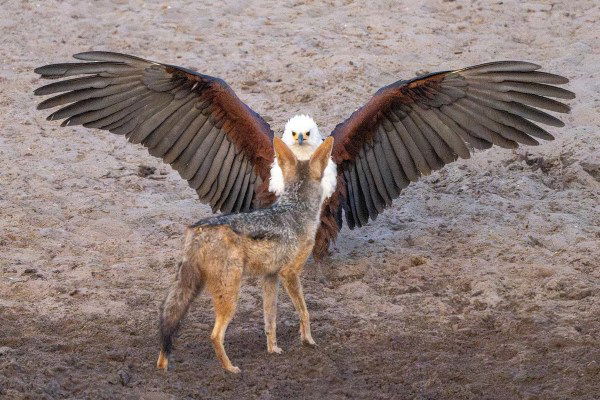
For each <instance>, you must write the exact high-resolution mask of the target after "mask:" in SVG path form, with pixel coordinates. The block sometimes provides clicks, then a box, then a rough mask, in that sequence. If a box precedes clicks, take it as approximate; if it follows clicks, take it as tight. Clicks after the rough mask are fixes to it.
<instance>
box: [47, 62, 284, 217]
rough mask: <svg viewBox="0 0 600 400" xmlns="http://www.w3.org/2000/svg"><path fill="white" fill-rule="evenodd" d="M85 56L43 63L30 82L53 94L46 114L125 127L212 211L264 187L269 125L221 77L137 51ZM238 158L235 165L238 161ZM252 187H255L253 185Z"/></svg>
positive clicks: (236, 206) (246, 200)
mask: <svg viewBox="0 0 600 400" xmlns="http://www.w3.org/2000/svg"><path fill="white" fill-rule="evenodd" d="M74 57H75V58H77V59H80V60H83V61H85V62H76V63H63V64H51V65H46V66H43V67H40V68H37V69H36V70H35V72H36V73H38V74H40V75H41V77H42V78H48V79H61V78H66V77H71V76H77V75H84V76H83V77H76V78H71V79H65V80H61V81H58V82H53V83H50V84H48V85H45V86H42V87H40V88H38V89H37V90H35V94H36V95H51V94H53V95H54V96H53V97H51V98H48V99H46V100H44V101H42V102H41V103H40V104H39V105H38V109H47V108H54V107H61V108H60V109H59V110H57V111H55V112H54V113H52V114H51V115H50V116H49V117H48V119H49V120H56V119H64V121H63V123H62V125H63V126H65V125H83V126H86V127H89V128H98V129H104V130H108V131H110V132H113V133H115V134H120V135H125V136H126V137H127V139H128V140H129V141H130V142H132V143H141V144H143V145H144V147H146V148H147V149H148V151H149V152H150V154H151V155H153V156H155V157H160V158H162V159H163V161H164V162H166V163H168V164H171V166H172V167H173V168H174V169H175V170H177V171H178V172H179V174H180V175H181V176H182V177H183V178H184V179H186V180H187V181H188V183H189V184H190V186H191V187H192V188H194V189H196V190H197V192H198V196H199V197H200V199H201V200H202V201H204V202H207V203H208V204H210V205H211V206H212V208H213V210H214V211H216V210H222V211H247V210H249V209H251V208H253V207H254V203H256V202H255V201H254V200H256V198H257V197H258V195H262V196H264V194H261V193H260V192H259V190H263V191H264V190H266V187H267V186H266V185H260V184H258V185H257V184H256V183H257V182H266V181H268V178H269V171H270V166H271V163H272V161H273V154H274V153H273V147H272V140H273V132H272V131H271V129H270V127H269V125H268V124H267V123H266V122H265V121H264V120H263V119H262V118H261V117H260V116H259V115H258V114H256V113H255V112H254V111H252V110H251V109H250V108H249V107H248V106H246V105H245V104H244V103H243V102H242V101H241V100H240V99H239V98H238V97H237V96H236V95H235V93H234V92H233V90H232V89H231V88H230V87H229V86H228V85H227V84H226V83H225V82H224V81H222V80H221V79H218V78H214V77H211V76H208V75H202V74H199V73H197V72H194V71H191V70H189V69H185V68H181V67H176V66H173V65H167V64H161V63H157V62H153V61H148V60H144V59H142V58H138V57H134V56H130V55H126V54H119V53H110V52H101V51H92V52H87V53H80V54H76V55H75V56H74ZM242 161H243V168H240V167H241V166H242ZM255 191H256V193H255Z"/></svg>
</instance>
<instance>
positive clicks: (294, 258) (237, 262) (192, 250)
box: [157, 138, 335, 372]
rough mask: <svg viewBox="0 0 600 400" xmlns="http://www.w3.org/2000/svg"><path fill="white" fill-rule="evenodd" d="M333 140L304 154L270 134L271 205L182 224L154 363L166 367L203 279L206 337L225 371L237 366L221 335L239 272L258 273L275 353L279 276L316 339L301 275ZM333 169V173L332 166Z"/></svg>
mask: <svg viewBox="0 0 600 400" xmlns="http://www.w3.org/2000/svg"><path fill="white" fill-rule="evenodd" d="M332 146H333V138H328V139H326V140H325V141H324V142H323V144H321V145H320V146H319V147H318V148H317V150H315V152H314V154H313V155H312V157H311V158H310V159H309V160H307V161H300V160H298V159H297V158H296V156H295V155H294V153H292V151H291V150H290V149H289V148H288V147H287V145H286V144H284V143H283V142H282V141H281V140H280V139H278V138H275V140H274V147H275V155H276V157H277V162H278V164H279V166H280V167H281V170H282V173H283V180H284V187H285V188H284V192H283V194H282V195H281V197H280V198H279V200H278V201H277V202H276V203H275V204H274V205H273V206H272V207H270V208H266V209H261V210H256V211H253V212H250V213H242V214H230V215H223V216H218V217H213V218H207V219H204V220H202V221H199V222H197V223H196V224H194V225H192V226H191V227H189V228H188V229H187V231H186V234H185V249H184V256H183V261H182V262H181V264H180V267H179V272H178V273H177V278H176V280H175V283H174V284H173V286H172V287H171V290H170V291H169V294H168V295H167V297H166V299H165V301H164V303H163V305H162V307H161V311H160V334H161V351H160V354H159V356H158V361H157V366H158V368H163V369H166V368H167V366H168V356H169V353H170V352H171V349H172V343H173V336H174V334H175V332H176V330H177V328H178V326H179V322H180V321H181V319H182V318H183V317H184V315H185V313H186V311H187V309H188V307H189V305H190V303H191V301H192V300H193V299H194V297H195V296H196V295H197V294H198V293H199V292H200V290H201V289H202V288H203V287H205V286H206V288H207V289H208V291H209V292H210V293H211V294H212V298H213V303H214V306H215V314H216V318H215V326H214V328H213V331H212V334H211V339H212V342H213V346H214V348H215V351H216V353H217V357H218V358H219V360H220V361H221V364H222V365H223V368H225V369H226V370H227V371H230V372H239V371H240V369H239V368H238V367H236V366H234V365H233V364H232V363H231V361H230V360H229V357H227V354H226V353H225V348H224V347H223V340H224V337H225V330H226V329H227V325H228V324H229V322H230V321H231V318H232V317H233V314H234V312H235V308H236V304H237V300H238V293H239V289H240V285H241V282H242V277H243V276H244V275H259V276H262V277H263V306H264V320H265V332H266V335H267V351H268V352H269V353H281V348H279V347H278V346H277V338H276V335H275V317H276V308H277V285H278V280H279V278H281V280H282V281H283V285H284V286H285V288H286V290H287V292H288V294H289V296H290V298H291V299H292V302H293V303H294V306H295V308H296V310H297V311H298V314H299V316H300V339H301V341H302V342H303V343H305V344H308V345H314V344H315V342H314V340H313V338H312V336H311V333H310V320H309V315H308V311H307V309H306V303H305V302H304V295H303V293H302V285H301V283H300V277H299V276H300V273H301V272H302V268H303V266H304V263H305V261H306V259H307V257H308V255H309V254H310V253H311V251H312V249H313V246H314V243H315V234H316V231H317V227H318V224H319V216H320V212H321V207H322V204H323V201H324V197H325V196H324V193H325V192H326V191H327V190H326V188H324V187H323V185H322V180H323V182H325V180H324V179H323V175H324V171H325V168H326V167H327V165H328V162H329V160H330V156H331V149H332ZM328 173H329V172H328ZM332 173H333V174H335V171H332ZM334 176H335V175H334Z"/></svg>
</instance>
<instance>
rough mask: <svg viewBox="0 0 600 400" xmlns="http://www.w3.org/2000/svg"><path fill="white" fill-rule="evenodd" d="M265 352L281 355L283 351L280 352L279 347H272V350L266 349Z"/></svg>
mask: <svg viewBox="0 0 600 400" xmlns="http://www.w3.org/2000/svg"><path fill="white" fill-rule="evenodd" d="M267 351H268V352H269V353H276V354H281V353H283V350H282V349H281V347H279V346H273V347H272V348H270V349H267Z"/></svg>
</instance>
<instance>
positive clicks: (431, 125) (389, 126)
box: [315, 61, 575, 253]
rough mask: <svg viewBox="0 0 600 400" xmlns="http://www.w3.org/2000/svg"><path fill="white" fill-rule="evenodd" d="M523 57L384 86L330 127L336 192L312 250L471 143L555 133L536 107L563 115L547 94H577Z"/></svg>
mask: <svg viewBox="0 0 600 400" xmlns="http://www.w3.org/2000/svg"><path fill="white" fill-rule="evenodd" d="M540 68H541V67H540V66H539V65H536V64H531V63H527V62H521V61H501V62H493V63H488V64H481V65H476V66H473V67H468V68H463V69H458V70H453V71H445V72H438V73H434V74H429V75H425V76H420V77H417V78H415V79H411V80H406V81H398V82H395V83H392V84H391V85H389V86H385V87H383V88H381V89H379V90H378V91H377V93H375V95H374V96H373V97H372V98H371V100H369V101H368V102H367V103H366V104H365V105H364V106H363V107H361V108H359V109H358V110H356V111H355V112H354V113H353V114H352V115H351V116H350V117H349V118H348V119H346V120H345V121H344V122H343V123H341V124H339V125H338V126H336V127H335V129H334V130H333V132H332V134H331V135H332V136H333V137H334V138H335V144H334V148H333V155H332V156H333V159H334V161H335V162H336V163H337V164H338V185H337V190H336V192H335V193H334V194H333V195H332V196H331V197H330V198H329V199H328V200H327V202H326V203H325V205H324V207H323V214H322V216H321V227H320V229H319V231H318V233H317V240H316V245H315V251H316V252H317V253H318V252H322V251H324V249H326V248H327V245H328V243H329V242H330V241H332V239H333V238H335V236H336V235H337V231H338V230H339V229H340V228H341V226H342V209H343V210H344V211H345V216H346V221H347V222H348V226H349V227H350V228H351V229H352V228H354V227H357V226H358V227H360V226H362V225H364V224H366V223H367V222H368V221H369V220H370V219H375V218H376V217H377V215H378V214H379V213H381V212H382V211H383V209H384V208H386V207H388V206H390V205H391V204H392V201H393V200H394V199H395V198H397V197H398V196H399V195H400V192H401V190H402V189H404V188H405V187H406V186H408V184H409V183H410V182H414V181H416V180H418V179H419V177H421V176H422V175H428V174H430V173H431V172H432V171H435V170H437V169H440V168H442V167H443V166H444V165H446V164H448V163H450V162H452V161H455V160H456V159H458V158H459V157H460V158H469V157H470V149H469V146H472V147H474V148H476V149H487V148H490V147H492V145H496V146H499V147H505V148H515V147H517V146H518V145H519V144H525V145H536V144H538V141H537V140H536V139H543V140H552V139H553V136H552V135H551V134H550V133H548V132H546V131H545V130H544V129H542V128H541V127H539V126H538V125H537V123H541V124H545V125H550V126H556V127H561V126H564V124H563V123H562V121H560V120H559V119H558V118H556V117H554V116H552V115H550V114H548V113H546V112H544V111H541V110H539V109H540V108H541V109H545V110H549V111H553V112H557V113H568V112H569V110H570V109H569V106H568V105H566V104H564V103H561V102H559V101H556V100H553V99H551V97H554V98H559V99H573V98H574V97H575V94H573V93H572V92H570V91H568V90H565V89H561V88H559V87H556V86H554V85H561V84H565V83H567V82H568V79H566V78H564V77H562V76H558V75H554V74H549V73H546V72H539V71H537V70H538V69H540Z"/></svg>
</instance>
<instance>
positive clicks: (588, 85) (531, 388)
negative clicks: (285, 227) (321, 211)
mask: <svg viewBox="0 0 600 400" xmlns="http://www.w3.org/2000/svg"><path fill="white" fill-rule="evenodd" d="M70 3H71V4H70ZM202 3H203V2H197V1H185V2H184V1H180V2H163V1H161V2H142V1H134V2H127V1H112V2H109V1H98V2H91V1H81V2H59V1H11V0H9V1H8V2H6V1H5V2H3V5H2V15H1V17H0V27H1V37H0V43H1V44H0V57H1V59H0V61H1V64H0V91H1V92H2V95H1V96H0V115H1V116H0V210H1V211H0V397H1V398H7V399H21V398H22V399H55V398H56V399H58V398H73V399H88V398H89V399H117V398H118V399H138V398H139V399H157V400H158V399H175V398H177V399H179V398H189V399H199V398H237V399H242V398H261V399H281V398H306V399H321V398H328V399H342V398H370V399H389V398H394V399H521V398H523V399H598V398H600V261H599V260H600V247H599V244H600V209H599V197H598V196H599V194H600V134H599V131H598V125H599V123H600V116H599V114H600V113H599V112H600V100H599V97H598V92H599V91H600V72H599V68H598V66H599V65H600V56H599V54H600V45H599V43H600V41H599V35H600V33H599V30H598V19H599V18H600V7H599V6H598V2H597V1H592V0H590V1H584V0H580V1H568V2H567V1H563V2H561V1H554V2H546V1H543V2H533V1H514V0H504V1H497V2H486V1H458V0H457V1H451V0H448V1H433V0H428V1H423V2H408V1H404V2H394V1H388V0H380V1H370V2H352V1H327V2H319V1H301V0H297V1H281V2H280V1H271V2H259V1H239V0H235V1H227V2H224V5H222V6H220V7H215V6H211V5H209V4H208V3H209V2H206V3H207V4H202ZM89 49H105V50H115V51H122V52H129V53H132V54H136V55H139V56H143V57H146V58H151V59H156V60H160V61H164V62H170V63H174V64H179V65H182V66H190V67H196V68H198V69H199V70H200V71H202V72H204V73H208V74H211V75H217V76H221V77H223V78H224V79H226V80H227V81H228V82H229V83H230V84H231V86H232V87H233V88H234V89H235V90H236V91H237V92H238V93H239V95H240V96H241V97H242V98H243V99H244V100H245V101H246V102H247V103H249V105H250V106H251V107H253V108H254V109H255V110H257V111H259V112H260V113H261V114H263V115H265V116H266V119H267V120H268V121H269V122H271V124H272V126H273V127H274V129H275V130H276V131H277V132H280V131H281V129H282V126H283V124H284V123H285V121H286V119H287V118H289V117H290V116H291V115H293V114H294V113H296V112H300V111H301V112H306V113H309V114H311V115H312V116H314V117H315V119H316V120H317V122H318V123H319V124H320V126H321V129H322V130H323V132H329V131H330V130H331V129H332V128H333V127H334V126H335V124H336V123H338V122H339V121H341V120H342V119H343V118H345V117H346V116H347V115H349V113H350V112H351V111H352V110H354V109H355V108H356V107H357V106H358V105H360V104H362V103H363V102H364V101H366V100H367V99H368V98H369V96H370V95H371V94H372V93H373V92H374V91H375V90H376V89H377V88H378V87H380V86H382V85H384V84H388V83H390V82H393V81H395V80H397V79H400V78H407V77H411V76H414V75H415V73H416V72H417V71H436V70H442V69H448V68H458V67H462V66H467V65H470V64H475V63H480V62H486V61H491V60H498V59H524V60H530V61H535V62H538V63H541V64H542V65H544V66H545V68H546V69H547V70H549V71H554V72H558V73H560V74H562V75H565V76H568V77H570V78H571V79H572V81H571V83H570V85H569V88H570V89H571V90H573V91H575V92H576V93H577V95H578V98H577V99H576V100H575V101H573V102H572V105H573V111H572V113H571V114H570V115H568V116H566V118H565V121H566V123H567V126H566V127H565V128H563V129H560V130H554V132H555V133H556V134H557V140H555V141H553V142H549V143H545V144H543V145H541V146H539V147H536V148H525V149H519V150H517V151H507V150H498V149H495V150H492V151H488V152H482V153H477V154H476V155H475V156H474V157H473V158H472V159H471V160H467V161H460V162H457V163H455V164H453V165H451V166H449V167H448V168H446V169H444V170H443V171H440V172H438V173H435V174H433V175H432V176H430V177H427V178H426V179H423V180H422V181H420V182H418V183H417V184H414V185H412V186H411V187H409V188H408V189H407V190H405V192H404V194H403V196H402V197H401V198H400V199H398V200H397V201H396V202H395V206H394V207H393V208H392V209H389V210H388V211H386V212H385V213H383V214H382V215H381V216H380V217H379V218H378V220H377V221H375V222H371V223H369V224H368V226H366V227H365V228H363V229H361V230H356V231H348V230H346V229H344V231H343V232H342V234H341V236H340V240H339V241H338V243H337V247H336V248H335V249H334V252H333V254H332V257H331V258H330V259H329V260H328V261H327V263H326V264H325V266H324V271H325V276H326V278H327V283H326V284H323V283H321V282H319V280H318V279H317V278H316V273H315V267H314V265H313V263H312V261H310V262H309V264H308V266H307V271H306V274H305V276H304V282H305V287H306V288H305V291H306V293H307V295H306V297H307V302H308V306H309V309H310V310H311V313H312V317H313V336H314V337H315V340H316V341H317V343H318V345H319V346H318V347H317V348H315V349H307V348H303V347H302V346H301V345H300V343H299V340H298V333H297V318H296V315H295V313H294V312H293V307H292V305H291V303H290V301H289V300H288V299H287V297H286V296H284V295H281V296H280V311H279V316H278V324H279V326H278V328H279V330H278V334H279V335H278V336H279V342H280V345H281V346H282V347H283V348H284V353H283V354H282V355H269V354H267V353H266V349H265V347H266V346H265V338H264V334H263V331H262V308H261V298H260V291H259V289H258V287H257V283H256V282H255V281H252V280H250V281H249V283H248V284H247V285H246V286H245V288H244V290H243V294H242V297H241V301H240V307H239V309H238V312H237V315H236V318H235V319H234V321H233V323H232V325H231V327H230V329H229V331H228V334H227V347H228V351H229V355H230V357H231V358H232V359H233V360H234V362H235V363H236V364H237V365H239V366H240V367H241V369H242V373H241V375H239V376H232V375H228V374H226V373H224V372H222V370H221V369H220V367H219V365H218V363H217V361H216V359H215V356H214V353H213V350H212V347H211V345H210V341H209V335H210V329H211V326H212V318H213V317H212V309H211V305H210V302H209V299H208V297H206V296H203V297H201V298H199V299H198V300H197V301H196V303H195V305H194V306H193V308H192V310H191V312H190V314H189V316H188V318H187V320H186V323H185V324H184V327H183V330H182V332H181V335H180V337H179V340H178V342H177V344H178V346H177V348H176V350H175V353H174V358H173V361H172V368H171V370H170V371H169V372H168V373H167V374H164V373H162V372H159V371H157V370H156V369H155V368H154V362H155V357H156V355H157V337H156V324H157V312H156V310H157V307H158V305H159V302H160V301H161V300H162V297H163V296H164V293H165V289H166V287H167V285H168V283H169V282H170V281H171V279H172V275H173V273H174V271H175V264H176V262H177V259H178V257H179V252H180V246H181V233H182V230H183V227H184V226H185V225H186V224H189V223H192V222H194V221H195V220H197V219H199V218H201V217H204V216H206V215H208V214H209V213H210V210H209V208H208V207H206V206H203V205H201V204H199V203H198V202H197V201H196V200H195V193H194V192H193V191H192V190H191V189H189V188H188V187H187V186H186V184H185V182H184V181H182V180H180V179H179V178H178V176H177V175H176V173H174V172H172V171H171V170H170V169H169V168H168V167H167V166H164V165H162V164H161V163H160V162H159V161H158V160H155V159H153V158H151V157H150V156H148V155H147V154H146V152H145V151H144V150H143V149H141V148H139V147H136V146H133V145H130V144H127V143H126V142H125V141H124V140H123V138H120V137H116V136H111V135H109V134H108V133H106V132H100V131H90V130H86V129H83V128H79V127H77V128H58V126H57V124H56V123H49V122H46V121H45V120H44V117H45V114H44V113H42V112H37V111H35V110H34V108H35V103H36V101H37V99H34V96H33V95H32V90H33V89H34V88H35V87H36V86H38V85H39V84H40V81H39V80H38V79H37V78H36V76H35V75H34V74H33V72H32V69H33V68H34V67H36V66H39V65H41V64H45V63H49V62H57V61H65V60H67V59H68V58H69V57H70V55H71V54H72V53H75V52H80V51H85V50H89ZM142 165H143V166H149V167H155V168H156V171H155V172H154V173H153V174H152V175H150V176H147V177H141V176H138V175H137V172H138V169H139V167H140V166H142Z"/></svg>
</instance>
